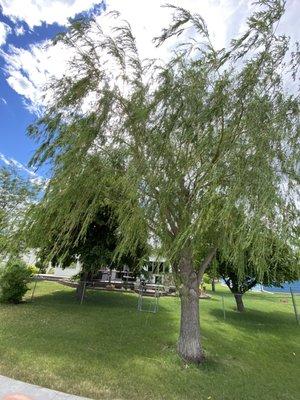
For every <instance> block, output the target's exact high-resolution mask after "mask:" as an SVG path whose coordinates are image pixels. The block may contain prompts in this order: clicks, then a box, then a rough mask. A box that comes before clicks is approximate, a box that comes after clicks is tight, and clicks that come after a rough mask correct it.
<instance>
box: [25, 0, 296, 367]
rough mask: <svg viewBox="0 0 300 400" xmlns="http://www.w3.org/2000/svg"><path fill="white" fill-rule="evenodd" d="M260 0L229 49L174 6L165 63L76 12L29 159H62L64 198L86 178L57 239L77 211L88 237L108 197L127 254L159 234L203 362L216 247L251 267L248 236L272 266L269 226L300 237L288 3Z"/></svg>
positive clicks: (188, 336)
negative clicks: (203, 321) (204, 296)
mask: <svg viewBox="0 0 300 400" xmlns="http://www.w3.org/2000/svg"><path fill="white" fill-rule="evenodd" d="M256 6H257V7H258V9H257V10H256V11H255V12H254V13H253V15H252V16H251V17H250V18H249V19H248V26H247V29H246V31H245V33H244V34H243V35H242V36H240V37H238V38H237V39H235V40H233V41H232V42H231V44H230V46H229V47H228V48H227V49H222V50H216V49H214V47H213V45H212V42H211V40H210V37H209V33H208V30H207V27H206V25H205V22H204V20H203V19H202V18H201V16H199V15H192V14H190V13H189V12H188V11H186V10H184V9H181V8H173V11H174V15H173V22H172V23H171V25H170V26H169V27H168V28H167V29H165V30H164V31H163V33H162V35H161V36H160V37H159V38H157V41H156V42H157V44H158V45H164V43H165V41H167V40H168V39H169V38H171V37H173V38H174V37H175V38H176V41H177V44H178V46H175V47H173V50H172V51H171V54H170V59H169V61H167V62H166V63H164V62H162V61H161V60H152V61H151V62H149V61H147V60H146V61H145V60H141V59H140V58H139V55H138V51H137V48H136V44H135V39H134V36H133V33H132V32H131V29H130V26H129V25H128V24H127V23H123V22H122V23H121V22H118V21H117V20H116V21H117V22H115V29H113V30H112V32H110V33H107V32H104V31H103V30H102V28H101V26H100V25H99V24H98V23H97V21H96V20H94V19H91V20H79V21H75V22H74V23H73V24H72V25H71V26H70V28H69V30H68V31H67V32H66V33H65V34H62V35H60V36H59V37H58V38H57V39H56V41H57V40H59V41H61V42H62V43H64V44H65V46H66V47H68V48H70V49H72V50H73V51H74V58H72V60H71V62H70V65H69V69H68V70H67V71H66V73H65V75H64V76H63V78H62V79H60V80H58V81H53V82H52V83H51V85H50V86H49V87H48V90H49V92H50V93H51V99H52V100H53V102H52V103H51V104H49V106H48V108H47V109H46V110H45V113H44V115H43V117H42V118H41V119H39V120H38V121H37V123H36V124H35V125H33V126H32V127H31V128H30V134H31V135H32V136H33V137H35V138H38V139H39V140H41V142H42V143H41V146H40V148H39V149H38V151H37V153H36V155H35V157H34V159H33V161H32V162H33V164H35V165H37V166H38V165H40V164H42V163H43V162H45V161H46V160H51V162H52V165H53V180H54V182H55V185H56V189H55V190H54V189H52V192H51V193H50V191H49V192H48V193H47V196H50V197H52V198H53V199H54V200H53V201H54V202H56V203H57V204H59V199H60V198H61V193H62V192H64V190H65V189H64V188H65V185H66V184H67V183H68V181H69V179H70V176H73V175H74V174H75V175H78V177H80V185H79V186H78V187H76V188H74V191H75V192H76V193H77V195H78V196H77V197H76V196H73V197H72V199H73V200H74V199H75V202H74V201H73V202H72V205H68V206H63V207H62V208H61V211H60V217H61V218H58V221H60V227H61V231H60V234H59V237H58V238H57V243H58V247H59V246H60V245H63V243H64V242H68V241H70V240H71V239H72V232H73V228H74V226H76V225H77V224H78V221H82V230H81V232H80V234H79V236H80V235H81V234H83V233H84V231H85V230H86V229H87V227H88V226H89V223H90V222H91V221H92V220H93V218H94V216H95V214H96V212H97V210H98V203H99V199H101V201H102V202H103V199H109V201H110V202H112V203H113V207H114V209H115V210H116V212H117V216H118V221H119V222H118V223H119V227H120V232H121V234H122V240H121V242H120V243H119V246H118V248H117V254H118V255H120V254H122V253H124V252H126V251H128V248H130V249H134V248H135V246H136V245H137V243H139V237H140V235H144V234H145V232H151V235H152V236H153V237H154V238H156V239H157V240H158V241H159V243H160V244H161V249H162V252H163V254H164V256H166V257H167V258H168V260H169V261H171V263H172V270H173V274H174V277H175V280H176V282H177V285H178V288H179V293H180V299H181V322H180V334H179V340H178V352H179V355H180V356H181V357H182V358H183V359H184V360H186V361H191V362H196V363H198V362H201V361H202V360H203V358H204V357H203V351H202V347H201V342H200V327H199V282H200V281H201V278H202V275H203V273H204V271H205V269H206V268H207V267H208V266H209V264H210V262H211V260H212V259H213V257H214V256H215V253H216V249H217V248H222V249H223V252H224V256H226V258H227V259H229V260H231V261H232V262H234V263H235V265H237V266H238V267H239V268H242V267H243V264H241V263H239V262H238V260H239V259H240V257H241V254H243V251H244V249H245V248H246V247H249V244H251V247H250V248H251V254H250V257H251V260H252V262H253V264H255V265H256V266H257V268H258V269H259V270H261V271H266V270H267V268H268V263H267V260H268V258H269V256H270V249H268V247H267V243H266V235H265V232H267V231H268V230H269V229H272V230H274V231H276V232H277V234H278V236H279V237H280V239H281V240H282V241H283V242H285V241H286V240H287V239H289V240H291V236H292V235H293V232H294V231H293V229H294V226H295V224H296V223H297V221H298V217H299V214H298V210H297V207H296V204H295V201H296V200H295V199H296V196H295V194H296V195H297V190H298V191H299V186H297V183H298V182H299V175H298V173H297V169H296V167H297V160H299V146H298V144H299V101H298V100H299V99H298V97H297V96H295V95H292V94H289V93H286V92H285V90H284V89H283V78H282V77H283V75H284V76H285V77H287V76H288V70H287V68H288V67H289V63H288V60H287V56H288V54H289V53H288V52H289V49H290V47H289V42H288V39H287V38H286V37H284V36H279V35H278V34H277V33H276V28H275V27H276V26H277V24H278V21H279V19H280V18H281V16H282V15H283V13H284V2H283V1H280V0H261V1H258V2H256ZM110 15H111V14H110ZM113 17H115V18H117V16H116V14H113ZM101 18H102V17H101ZM187 30H189V31H187ZM189 34H191V35H192V39H190V40H189V39H188V37H190V35H189ZM181 35H182V37H183V42H182V41H181V39H180V37H181ZM284 61H285V62H284ZM292 72H295V71H292ZM294 77H296V76H295V74H294ZM87 105H88V107H87ZM97 171H98V173H97ZM283 183H284V185H283ZM65 204H66V203H65ZM70 204H71V203H70ZM237 208H238V209H239V210H241V211H242V212H243V213H244V215H245V218H238V217H236V212H235V211H236V209H237ZM49 212H50V214H51V211H49ZM45 213H48V210H47V209H45ZM40 217H41V218H42V219H43V220H46V219H47V217H46V216H45V215H43V216H40ZM62 221H63V223H61V222H62ZM199 244H200V245H199ZM233 244H234V245H233ZM199 246H200V248H199ZM273 256H274V258H276V257H280V255H279V254H276V255H274V254H273Z"/></svg>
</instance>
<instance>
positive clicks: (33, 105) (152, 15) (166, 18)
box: [0, 0, 300, 112]
mask: <svg viewBox="0 0 300 400" xmlns="http://www.w3.org/2000/svg"><path fill="white" fill-rule="evenodd" d="M106 2H107V11H111V10H118V11H120V12H121V17H122V18H123V19H126V20H128V21H129V23H130V24H131V26H132V29H133V33H134V35H135V36H136V38H137V45H138V48H139V51H140V54H141V56H142V57H143V58H151V57H160V58H166V56H167V54H168V48H166V47H165V46H164V47H162V48H159V49H157V48H156V47H155V46H154V44H153V42H152V39H153V37H155V36H158V35H159V34H160V33H161V30H162V28H164V27H166V26H168V24H169V22H170V19H171V13H172V11H171V10H170V9H167V8H161V5H163V4H165V3H166V2H167V1H166V0H151V1H143V0H107V1H106ZM3 3H6V9H5V10H4V11H5V12H6V13H8V12H9V14H10V15H11V16H13V17H14V18H19V19H21V18H23V20H26V22H27V23H28V24H30V25H31V26H33V25H34V24H38V23H40V22H41V21H42V20H45V21H48V22H51V21H53V18H54V17H52V16H51V15H52V14H51V13H50V14H48V11H49V8H51V10H52V11H53V10H54V9H55V8H56V10H58V9H60V7H62V8H61V10H64V12H63V13H62V14H63V19H64V21H66V15H67V14H68V15H69V16H70V15H71V14H70V12H71V11H72V12H73V13H75V10H76V11H77V12H78V11H79V9H80V8H81V9H83V8H87V7H88V6H90V5H91V4H94V3H95V2H94V1H87V0H85V1H79V0H78V1H77V0H73V1H72V0H68V1H64V2H62V1H58V0H56V1H50V0H41V1H39V2H36V1H33V0H32V1H29V0H26V4H27V3H28V7H29V8H28V9H30V10H33V8H34V10H35V16H34V15H32V16H26V15H27V14H26V13H27V11H26V13H25V11H21V10H20V7H16V3H19V2H18V1H17V0H9V1H8V0H0V4H3ZM37 3H39V6H37ZM97 3H99V2H97ZM170 3H172V4H174V5H178V6H181V7H184V8H187V9H189V10H191V11H192V12H197V13H199V14H201V15H202V16H203V17H204V19H205V21H206V22H207V25H208V29H209V31H210V33H211V38H212V41H213V43H214V45H215V47H216V48H222V47H224V46H226V45H228V43H229V41H230V40H231V39H232V38H233V37H236V35H237V34H239V33H241V31H243V30H244V29H245V23H246V19H247V17H248V15H249V13H250V11H251V5H250V4H251V2H250V1H248V0H206V1H200V0H170ZM22 4H23V3H22ZM298 5H299V0H287V9H286V14H285V16H284V18H283V19H282V21H281V22H280V24H279V26H278V31H280V32H281V33H287V34H288V35H290V36H291V37H292V39H293V40H297V39H299V37H298V35H299V33H298V32H297V30H298V23H297V21H298V19H299V17H300V9H299V7H298ZM32 7H33V8H32ZM65 7H68V13H67V11H66V8H65ZM23 8H24V9H26V5H25V0H24V6H22V9H23ZM70 10H71V11H70ZM52 11H51V12H52ZM22 12H23V14H22V16H21V13H22ZM18 13H19V14H18ZM25 14H26V15H25ZM29 14H30V13H29ZM29 14H28V15H29ZM37 15H39V16H38V17H37ZM57 18H60V17H57ZM97 19H98V21H99V23H100V25H102V26H103V27H104V28H105V27H107V26H109V25H112V24H113V21H112V20H111V19H110V20H109V19H107V18H105V17H104V16H103V15H99V16H98V17H97ZM2 56H3V57H4V59H5V61H6V71H7V74H8V77H7V81H8V83H9V84H10V86H11V87H12V88H13V89H14V90H15V91H16V92H17V93H19V94H20V95H22V96H23V97H24V99H25V102H26V104H27V106H28V107H29V108H30V110H31V111H34V112H38V110H39V107H40V106H41V105H42V104H43V102H44V99H43V90H42V88H43V87H44V85H45V82H46V81H47V80H48V79H49V77H50V76H56V77H59V76H61V75H62V74H63V73H64V72H65V71H66V63H67V60H68V57H69V56H70V53H68V51H66V49H65V48H64V47H63V46H62V45H56V46H49V42H44V43H37V44H34V45H31V46H30V48H29V49H20V48H16V47H10V50H9V52H8V53H4V52H3V51H2Z"/></svg>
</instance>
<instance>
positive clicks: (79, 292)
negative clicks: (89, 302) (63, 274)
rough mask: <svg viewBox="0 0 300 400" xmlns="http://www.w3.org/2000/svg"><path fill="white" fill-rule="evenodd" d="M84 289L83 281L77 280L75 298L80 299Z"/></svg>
mask: <svg viewBox="0 0 300 400" xmlns="http://www.w3.org/2000/svg"><path fill="white" fill-rule="evenodd" d="M83 290H84V281H79V282H78V285H77V287H76V299H77V300H79V301H81V298H82V295H83Z"/></svg>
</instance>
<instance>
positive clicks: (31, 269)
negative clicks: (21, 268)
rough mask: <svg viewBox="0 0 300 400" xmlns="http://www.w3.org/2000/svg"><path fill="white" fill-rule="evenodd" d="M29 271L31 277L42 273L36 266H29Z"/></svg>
mask: <svg viewBox="0 0 300 400" xmlns="http://www.w3.org/2000/svg"><path fill="white" fill-rule="evenodd" d="M27 269H28V271H29V273H30V275H31V277H33V276H34V275H35V274H38V273H39V272H40V270H39V268H38V267H36V266H35V265H28V266H27Z"/></svg>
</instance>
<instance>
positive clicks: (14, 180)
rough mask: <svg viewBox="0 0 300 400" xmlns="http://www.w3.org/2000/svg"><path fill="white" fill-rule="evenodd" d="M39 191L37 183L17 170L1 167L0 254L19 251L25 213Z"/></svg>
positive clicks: (21, 242) (21, 243)
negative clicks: (18, 235)
mask: <svg viewBox="0 0 300 400" xmlns="http://www.w3.org/2000/svg"><path fill="white" fill-rule="evenodd" d="M37 192H38V188H37V186H36V185H35V184H32V183H31V182H30V181H28V180H26V179H24V178H22V177H21V176H20V175H19V174H18V173H17V172H16V170H14V169H13V168H8V167H1V168H0V254H1V255H2V256H4V255H5V254H6V253H10V254H12V253H18V252H19V251H21V249H22V248H24V245H23V240H21V238H20V237H18V238H17V237H16V234H17V232H18V227H19V226H20V224H21V222H22V219H23V217H24V214H25V212H26V210H27V208H28V206H29V205H30V204H31V202H32V201H33V200H34V198H35V197H36V195H37Z"/></svg>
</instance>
